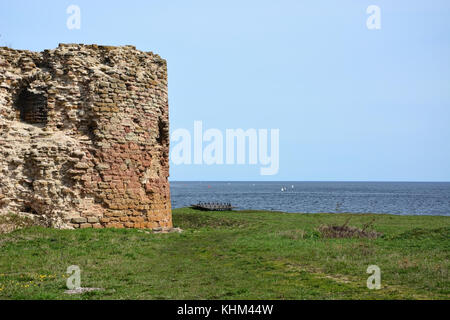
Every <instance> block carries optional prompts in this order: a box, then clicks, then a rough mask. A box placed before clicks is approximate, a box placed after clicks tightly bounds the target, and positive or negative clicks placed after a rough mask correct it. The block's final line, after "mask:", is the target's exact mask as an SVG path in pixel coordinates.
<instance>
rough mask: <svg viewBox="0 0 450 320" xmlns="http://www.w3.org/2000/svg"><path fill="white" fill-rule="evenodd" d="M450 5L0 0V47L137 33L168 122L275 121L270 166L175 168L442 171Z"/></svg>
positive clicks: (131, 40)
mask: <svg viewBox="0 0 450 320" xmlns="http://www.w3.org/2000/svg"><path fill="white" fill-rule="evenodd" d="M71 4H75V5H78V6H79V7H80V8H81V29H80V30H69V29H68V28H67V27H66V20H67V18H68V16H69V15H68V14H67V13H66V9H67V7H68V6H69V5H71ZM369 5H377V6H379V7H380V8H381V29H380V30H368V29H367V27H366V20H367V18H368V16H369V15H368V14H367V13H366V8H367V7H368V6H369ZM449 17H450V2H449V1H447V0H442V1H439V0H427V1H425V0H420V1H412V0H410V1H403V0H396V1H391V0H389V1H384V0H383V1H381V0H370V1H365V0H340V1H337V0H335V1H334V0H328V1H324V0H323V1H319V0H308V1H300V0H295V1H294V0H293V1H286V0H285V1H264V0H258V1H234V0H227V1H210V0H209V1H208V0H204V1H186V0H183V1H170V0H169V1H168V0H165V1H162V0H158V1H133V0H129V1H103V0H95V1H84V0H83V1H82V0H72V1H60V0H58V1H56V0H55V1H45V0H40V1H34V0H28V1H25V0H14V1H12V0H8V1H6V0H5V1H1V2H0V34H1V37H0V45H9V46H12V47H13V48H18V49H29V50H39V51H40V50H43V49H51V48H55V47H56V46H57V45H58V43H98V44H107V45H125V44H132V45H135V46H136V47H137V48H138V49H140V50H144V51H153V52H156V53H158V54H160V55H161V56H162V57H163V58H165V59H167V61H168V68H169V99H170V100H169V103H170V120H171V130H172V131H173V130H175V129H177V128H186V129H188V130H193V123H194V121H195V120H201V121H202V122H203V126H204V128H205V129H208V128H217V129H220V130H223V131H224V132H225V130H226V129H234V128H242V129H249V128H256V129H271V128H276V129H280V155H279V157H280V168H279V172H278V174H276V175H273V176H261V175H260V171H259V169H260V166H259V165H256V166H255V165H211V166H207V165H179V166H176V165H172V166H171V179H172V180H309V181H310V180H362V181H368V180H373V181H450V147H449V141H450V125H449V124H450V20H449Z"/></svg>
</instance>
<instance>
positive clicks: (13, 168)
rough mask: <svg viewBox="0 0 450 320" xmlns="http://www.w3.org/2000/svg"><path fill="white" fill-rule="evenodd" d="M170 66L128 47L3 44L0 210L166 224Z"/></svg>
mask: <svg viewBox="0 0 450 320" xmlns="http://www.w3.org/2000/svg"><path fill="white" fill-rule="evenodd" d="M168 137H169V107H168V94H167V64H166V61H165V60H163V59H161V58H160V57H159V56H158V55H156V54H153V53H152V52H142V51H139V50H136V48H135V47H133V46H123V47H108V46H97V45H78V44H68V45H62V44H61V45H59V46H58V48H56V49H54V50H45V51H44V52H42V53H39V52H30V51H26V50H13V49H9V48H0V214H6V213H9V212H13V213H26V214H28V215H32V216H35V217H37V218H39V219H40V220H41V221H43V222H44V223H45V224H46V225H48V226H52V227H57V228H104V227H115V228H171V227H172V217H171V205H170V190H169V182H168V176H169V138H168Z"/></svg>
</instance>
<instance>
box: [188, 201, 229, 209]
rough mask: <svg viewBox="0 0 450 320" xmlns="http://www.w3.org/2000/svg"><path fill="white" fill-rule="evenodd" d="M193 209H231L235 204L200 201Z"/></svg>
mask: <svg viewBox="0 0 450 320" xmlns="http://www.w3.org/2000/svg"><path fill="white" fill-rule="evenodd" d="M191 208H192V209H196V210H203V211H231V210H233V206H232V205H231V203H222V202H199V203H197V204H193V205H192V206H191Z"/></svg>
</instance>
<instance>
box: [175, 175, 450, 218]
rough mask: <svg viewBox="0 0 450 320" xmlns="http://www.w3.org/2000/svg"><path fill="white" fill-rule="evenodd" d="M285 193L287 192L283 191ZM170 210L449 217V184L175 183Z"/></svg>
mask: <svg viewBox="0 0 450 320" xmlns="http://www.w3.org/2000/svg"><path fill="white" fill-rule="evenodd" d="M282 188H283V190H286V191H282ZM171 193H172V194H171V196H172V207H173V208H181V207H187V206H190V205H192V204H195V203H197V202H199V201H205V202H231V203H232V204H233V205H234V206H236V207H238V208H239V209H253V210H277V211H284V212H309V213H315V212H335V213H341V212H352V213H390V214H401V215H406V214H408V215H445V216H450V182H182V181H172V182H171Z"/></svg>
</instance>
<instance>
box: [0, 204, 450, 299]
mask: <svg viewBox="0 0 450 320" xmlns="http://www.w3.org/2000/svg"><path fill="white" fill-rule="evenodd" d="M173 213H174V216H173V218H174V225H175V226H176V227H180V228H182V229H183V230H184V232H183V233H181V234H177V233H173V234H148V233H145V232H143V231H139V230H111V229H105V230H95V229H85V230H74V231H70V230H54V229H45V228H39V227H32V228H26V229H22V230H17V231H14V232H12V233H9V234H3V235H0V299H449V298H450V281H449V274H448V269H449V254H450V240H449V239H450V217H436V216H394V215H367V214H364V215H362V214H361V215H357V214H351V215H348V214H288V213H279V212H256V211H241V212H198V211H194V210H191V209H177V210H174V211H173ZM349 216H351V220H350V223H349V225H352V226H359V227H361V226H363V225H364V224H365V223H367V222H368V221H370V220H372V219H373V218H375V219H376V220H375V223H374V228H375V230H376V231H379V232H382V233H383V234H384V236H383V237H381V238H378V239H375V240H369V239H324V238H321V236H320V234H319V232H318V231H317V230H316V229H317V227H318V226H320V225H321V224H343V223H344V222H345V221H346V219H347V218H348V217H349ZM373 264H375V265H378V266H379V267H380V268H381V277H382V280H381V281H382V288H381V289H380V290H369V289H367V287H366V280H367V278H368V276H369V275H368V274H366V269H367V267H368V266H369V265H373ZM70 265H78V266H80V268H81V269H82V274H81V275H82V278H81V284H82V286H83V287H101V288H104V289H105V290H104V291H99V292H90V293H85V294H82V295H76V296H68V295H66V294H65V293H64V290H65V289H66V286H65V283H66V277H67V275H66V273H65V272H66V269H67V267H68V266H70Z"/></svg>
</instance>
